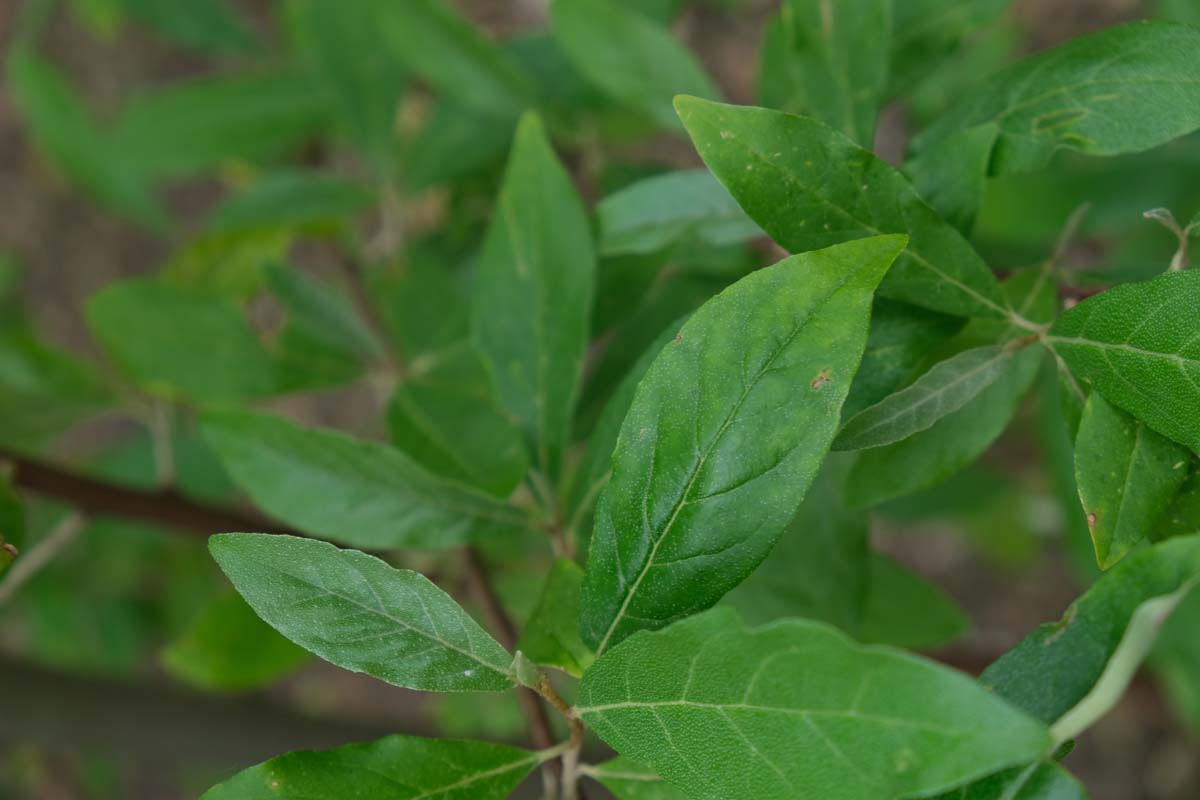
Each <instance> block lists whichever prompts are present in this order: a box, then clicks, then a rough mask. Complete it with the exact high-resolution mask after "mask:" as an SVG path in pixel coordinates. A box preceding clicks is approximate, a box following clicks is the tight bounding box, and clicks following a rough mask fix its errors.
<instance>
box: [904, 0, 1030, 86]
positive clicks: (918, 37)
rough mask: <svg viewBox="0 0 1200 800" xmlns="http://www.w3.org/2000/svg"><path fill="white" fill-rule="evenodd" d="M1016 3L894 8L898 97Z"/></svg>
mask: <svg viewBox="0 0 1200 800" xmlns="http://www.w3.org/2000/svg"><path fill="white" fill-rule="evenodd" d="M1010 5H1012V0H904V2H902V3H895V4H894V5H893V9H892V13H893V14H894V15H895V18H894V19H893V24H892V27H893V29H894V32H893V35H892V45H891V69H890V72H891V78H892V81H891V87H890V91H889V94H890V95H891V96H895V95H897V94H899V93H901V92H903V91H906V90H908V89H909V87H911V86H912V85H913V84H915V83H916V82H917V81H919V80H920V79H921V78H922V77H924V76H926V75H928V74H929V73H931V72H934V71H936V70H937V68H938V67H939V66H941V65H942V64H944V63H945V61H946V56H948V55H950V54H952V53H953V52H954V51H955V50H956V49H957V48H958V45H959V44H960V42H961V41H962V40H963V39H964V37H966V36H967V34H969V33H971V32H972V31H975V30H977V29H979V28H982V27H983V26H984V25H987V24H988V23H990V22H992V21H993V20H995V18H996V17H998V16H999V15H1000V14H1001V13H1002V12H1003V11H1004V10H1006V9H1007V8H1008V7H1009V6H1010Z"/></svg>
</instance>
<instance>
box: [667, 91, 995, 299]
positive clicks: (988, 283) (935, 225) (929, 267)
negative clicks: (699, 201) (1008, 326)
mask: <svg viewBox="0 0 1200 800" xmlns="http://www.w3.org/2000/svg"><path fill="white" fill-rule="evenodd" d="M676 107H677V108H678V109H679V116H680V119H682V120H683V123H684V125H686V126H687V129H688V133H690V134H691V136H692V141H693V142H694V143H695V145H696V149H697V150H698V151H699V152H700V156H701V157H702V158H703V159H704V163H706V164H707V165H708V168H709V169H711V170H712V171H713V173H714V174H715V175H716V176H717V177H718V178H720V179H721V182H722V183H724V184H725V186H726V188H728V189H729V191H730V193H731V194H733V196H734V197H735V198H737V201H738V202H739V203H740V204H741V206H742V208H744V209H745V210H746V213H747V214H749V215H750V217H751V218H752V219H754V221H755V222H757V223H758V224H759V225H761V226H762V227H763V230H765V231H766V232H767V233H769V234H770V235H771V237H772V238H773V239H775V241H776V242H778V243H779V244H780V245H781V246H782V247H784V248H785V249H787V250H789V251H791V252H793V253H795V252H802V251H806V250H814V249H817V248H820V247H828V246H829V245H832V244H837V243H839V242H846V241H850V240H853V239H858V238H861V237H864V236H872V235H876V234H881V233H907V234H908V235H909V243H908V249H907V250H906V251H905V253H904V254H903V255H902V256H901V258H900V259H899V260H898V261H897V262H896V266H895V267H894V268H893V269H892V270H891V271H890V272H889V273H888V277H887V278H886V279H885V280H884V282H883V285H882V286H881V287H880V292H881V293H882V294H884V295H885V296H887V297H892V298H895V299H899V300H905V301H907V302H910V303H913V304H914V305H919V306H923V307H925V308H931V309H934V310H937V311H944V312H947V313H950V314H960V315H989V316H1000V317H1004V316H1008V315H1009V313H1010V312H1009V311H1008V309H1007V308H1006V306H1005V302H1004V297H1003V295H1002V294H1001V292H1000V287H999V284H998V283H997V282H996V278H995V276H994V275H992V272H991V270H990V269H988V266H987V264H985V263H984V262H983V260H982V259H981V258H980V257H979V255H978V254H977V253H976V252H975V251H974V249H972V248H971V245H970V244H969V243H968V242H967V241H966V239H964V238H963V237H962V235H961V234H959V233H958V231H956V230H955V229H954V228H952V227H951V226H950V225H948V224H947V223H946V222H944V221H943V220H942V219H941V218H940V217H938V215H937V214H936V213H935V212H934V211H933V209H931V208H930V207H929V206H927V205H926V204H925V203H924V201H922V200H921V198H920V197H919V196H918V195H917V193H916V191H915V190H914V189H913V188H912V186H911V185H909V183H908V181H907V180H905V178H904V176H903V175H901V174H900V173H899V172H897V171H896V170H895V169H893V168H892V167H890V166H888V165H887V164H885V163H884V162H883V161H880V160H879V159H878V158H876V157H875V156H873V155H872V154H871V153H870V152H869V151H867V150H864V149H862V148H861V147H859V146H858V145H856V144H854V142H852V141H850V140H849V139H848V138H846V137H845V136H843V135H842V134H840V133H838V132H837V131H834V130H832V129H831V128H829V127H827V126H826V125H824V124H823V123H821V122H819V121H817V120H815V119H809V118H806V117H797V116H793V115H791V114H785V113H782V112H779V111H771V110H768V109H765V108H748V107H739V106H728V105H721V104H719V103H710V102H707V101H704V100H699V99H696V98H692V97H681V98H678V99H677V100H676Z"/></svg>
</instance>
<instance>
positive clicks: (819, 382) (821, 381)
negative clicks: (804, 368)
mask: <svg viewBox="0 0 1200 800" xmlns="http://www.w3.org/2000/svg"><path fill="white" fill-rule="evenodd" d="M827 383H833V377H832V376H831V375H830V374H829V368H828V367H826V368H825V369H823V370H821V371H820V372H818V373H817V377H815V378H813V381H812V383H810V384H809V388H811V389H812V390H813V391H814V392H819V391H821V387H823V386H824V385H825V384H827Z"/></svg>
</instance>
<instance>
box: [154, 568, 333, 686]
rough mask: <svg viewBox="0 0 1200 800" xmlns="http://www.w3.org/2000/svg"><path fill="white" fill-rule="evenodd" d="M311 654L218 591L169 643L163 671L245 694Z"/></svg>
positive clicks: (238, 598)
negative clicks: (189, 626)
mask: <svg viewBox="0 0 1200 800" xmlns="http://www.w3.org/2000/svg"><path fill="white" fill-rule="evenodd" d="M309 660H310V656H309V654H308V653H307V652H305V651H304V650H303V649H301V648H300V647H298V646H296V645H294V644H292V643H291V642H289V641H288V640H287V639H285V638H283V636H281V635H280V634H279V633H276V631H275V630H274V629H273V628H272V627H270V626H269V625H267V624H266V623H265V622H263V621H262V620H261V619H259V618H258V615H257V614H255V613H254V610H253V609H251V608H250V606H249V605H247V603H246V601H245V600H243V599H242V598H241V596H240V595H238V594H237V593H236V592H222V593H221V594H219V595H216V596H215V597H213V599H212V601H211V602H210V603H209V604H208V605H207V606H206V607H205V609H204V611H203V612H201V614H200V617H199V618H198V619H197V620H196V621H195V623H194V624H193V625H192V626H191V628H189V629H188V630H187V631H185V632H184V633H183V635H182V636H179V637H177V638H176V639H175V640H173V641H172V642H170V643H169V644H167V646H166V647H165V648H164V649H163V651H162V653H161V661H162V664H163V667H164V668H165V669H166V670H167V672H169V673H171V674H172V675H173V676H175V677H176V678H178V679H179V680H181V681H183V682H184V683H188V684H190V685H192V686H195V687H197V688H200V689H205V690H208V691H213V692H244V691H248V690H250V689H258V688H260V687H264V686H268V685H270V684H272V683H274V682H275V681H276V680H278V679H280V678H282V677H284V676H285V675H287V674H288V673H290V672H292V671H294V670H295V669H297V668H299V667H300V666H302V665H303V664H305V663H306V662H307V661H309Z"/></svg>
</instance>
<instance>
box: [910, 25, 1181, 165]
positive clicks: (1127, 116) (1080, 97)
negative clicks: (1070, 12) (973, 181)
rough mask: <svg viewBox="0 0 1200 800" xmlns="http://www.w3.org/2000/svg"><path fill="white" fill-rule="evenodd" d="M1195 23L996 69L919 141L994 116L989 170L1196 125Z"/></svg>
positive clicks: (1127, 29)
mask: <svg viewBox="0 0 1200 800" xmlns="http://www.w3.org/2000/svg"><path fill="white" fill-rule="evenodd" d="M1197 48H1200V30H1197V29H1196V28H1193V27H1191V26H1188V25H1175V24H1170V23H1163V22H1133V23H1129V24H1126V25H1116V26H1114V27H1111V28H1107V29H1105V30H1102V31H1099V32H1097V33H1093V34H1090V35H1088V36H1081V37H1079V38H1077V39H1072V40H1071V41H1069V42H1067V43H1066V44H1063V45H1060V46H1058V47H1056V48H1053V49H1051V50H1047V51H1045V52H1042V53H1038V54H1037V55H1034V56H1032V57H1030V58H1027V59H1025V60H1024V61H1021V62H1019V63H1017V64H1015V65H1013V66H1012V67H1010V68H1008V69H1006V70H1003V71H1001V72H1000V73H998V74H996V75H994V76H993V77H992V78H990V79H989V80H987V81H985V82H984V83H983V84H982V85H981V86H979V87H977V88H976V89H974V90H973V91H972V92H970V94H969V96H968V97H967V98H966V99H964V100H963V101H962V102H961V103H958V104H957V105H955V106H954V107H952V108H951V109H950V112H949V113H948V114H946V115H945V116H943V117H942V118H941V119H940V120H939V121H938V123H937V125H935V126H934V127H933V128H932V129H931V130H930V131H929V132H928V133H927V134H926V135H925V136H924V137H922V139H921V140H920V141H918V143H917V147H918V150H922V149H924V148H926V147H931V146H935V145H936V144H937V143H938V142H940V141H941V140H943V139H945V138H946V137H948V136H953V135H956V134H958V133H959V132H960V131H963V130H966V129H968V128H973V127H975V126H976V125H982V124H985V123H989V122H994V123H996V124H997V125H998V126H999V129H1000V136H999V139H998V140H997V142H996V147H995V150H994V153H993V156H992V159H991V172H992V173H993V174H1003V173H1006V172H1017V171H1022V170H1030V169H1037V168H1039V167H1042V166H1044V165H1045V164H1046V163H1047V162H1048V161H1049V160H1050V157H1051V156H1052V155H1053V154H1054V152H1055V151H1056V150H1058V149H1059V148H1069V149H1072V150H1078V151H1080V152H1083V153H1087V154H1089V155H1098V156H1111V155H1116V154H1118V153H1130V152H1137V151H1140V150H1148V149H1149V148H1151V147H1156V146H1157V145H1160V144H1163V143H1165V142H1168V141H1170V140H1171V139H1175V138H1177V137H1180V136H1183V135H1184V134H1186V133H1189V132H1191V131H1193V130H1196V129H1197V128H1200V71H1198V68H1197V65H1196V61H1195V59H1194V58H1192V54H1193V53H1194V52H1195V51H1196V50H1197Z"/></svg>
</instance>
